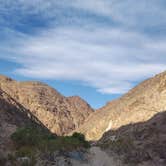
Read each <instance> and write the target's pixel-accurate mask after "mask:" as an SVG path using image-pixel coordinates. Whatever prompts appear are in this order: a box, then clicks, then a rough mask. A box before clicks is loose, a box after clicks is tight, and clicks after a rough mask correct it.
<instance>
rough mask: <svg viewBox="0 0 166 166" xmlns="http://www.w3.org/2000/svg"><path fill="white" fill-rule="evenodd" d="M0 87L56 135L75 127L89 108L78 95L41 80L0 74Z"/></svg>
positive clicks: (84, 117)
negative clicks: (72, 94)
mask: <svg viewBox="0 0 166 166" xmlns="http://www.w3.org/2000/svg"><path fill="white" fill-rule="evenodd" d="M0 88H1V89H2V90H3V91H4V92H6V93H7V94H8V95H9V96H11V97H12V98H13V99H14V100H15V101H17V102H18V103H20V104H21V105H22V106H23V107H25V109H27V110H29V111H30V112H31V113H32V114H33V115H34V116H35V117H36V118H37V119H39V120H40V121H41V122H42V123H43V124H44V125H45V126H46V127H47V128H48V129H49V130H50V131H51V132H53V133H56V134H57V135H65V134H68V133H69V132H71V131H72V130H74V129H76V128H78V127H79V126H80V125H81V124H83V123H84V121H85V120H86V119H87V117H88V116H89V115H90V114H91V113H92V112H93V109H92V108H91V107H90V106H89V105H88V104H87V103H86V102H85V101H84V100H82V99H81V98H79V97H64V96H63V95H61V94H60V93H59V92H57V91H56V90H55V89H53V88H51V87H49V86H48V85H46V84H43V83H41V82H33V81H28V82H17V81H15V80H12V79H11V78H8V77H5V76H2V75H1V76H0Z"/></svg>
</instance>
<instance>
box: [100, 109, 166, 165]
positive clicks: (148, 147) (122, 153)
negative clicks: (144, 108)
mask: <svg viewBox="0 0 166 166" xmlns="http://www.w3.org/2000/svg"><path fill="white" fill-rule="evenodd" d="M98 144H100V145H101V146H102V147H103V149H105V150H106V151H107V152H108V153H109V154H110V155H111V156H112V154H113V153H116V154H117V155H118V156H119V157H120V158H121V159H122V160H123V161H124V164H123V165H124V166H125V164H127V165H135V166H136V165H139V166H152V165H154V166H165V165H166V151H165V149H166V112H162V113H158V114H156V115H155V116H153V118H151V119H150V120H148V121H146V122H140V123H136V124H129V125H126V126H123V127H121V128H119V129H118V130H116V131H111V130H110V131H109V132H107V133H105V134H104V135H103V137H102V139H101V140H100V141H99V142H98Z"/></svg>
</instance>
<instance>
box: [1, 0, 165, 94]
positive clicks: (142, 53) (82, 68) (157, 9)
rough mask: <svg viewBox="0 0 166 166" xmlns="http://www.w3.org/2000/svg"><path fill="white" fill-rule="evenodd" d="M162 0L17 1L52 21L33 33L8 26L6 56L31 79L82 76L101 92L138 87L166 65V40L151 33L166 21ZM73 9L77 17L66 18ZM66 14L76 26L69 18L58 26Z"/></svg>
mask: <svg viewBox="0 0 166 166" xmlns="http://www.w3.org/2000/svg"><path fill="white" fill-rule="evenodd" d="M2 1H3V0H2ZM30 2H31V3H30ZM6 3H9V4H10V3H11V0H8V1H3V3H2V4H3V5H1V6H0V11H3V12H6V11H7V10H9V9H7V8H6V6H5V4H6ZM162 3H163V2H162V1H158V3H157V1H154V0H152V1H151V3H150V4H149V1H145V0H144V1H139V2H138V1H137V3H136V1H134V0H132V1H131V0H127V1H120V0H119V1H118V0H117V1H105V0H103V1H100V0H90V1H89V0H88V1H87V0H85V1H80V0H77V1H73V0H71V1H70V3H69V2H68V1H66V0H61V1H56V2H55V1H53V0H48V1H47V2H46V1H44V0H34V1H33V2H32V1H25V0H17V1H16V2H15V3H14V2H13V6H12V9H10V10H12V11H15V10H18V8H21V10H22V11H24V12H23V14H24V16H25V15H27V14H28V13H35V14H38V15H41V16H43V15H44V16H43V17H45V18H51V20H52V22H51V23H50V24H49V27H47V28H41V29H42V30H41V29H40V30H39V31H38V32H36V33H35V34H33V35H32V34H23V33H21V32H19V31H18V30H16V29H12V30H11V29H10V28H9V29H7V27H4V32H3V35H4V38H6V40H3V41H0V42H1V43H2V44H1V46H0V51H1V53H3V54H1V55H0V57H1V58H6V59H8V60H11V61H15V62H17V63H19V64H21V65H22V67H21V68H17V69H16V70H15V71H14V72H16V73H18V74H21V75H24V76H27V77H34V78H44V79H46V78H47V79H59V80H78V81H81V82H82V83H84V84H87V85H89V86H92V87H95V88H96V89H97V90H98V91H99V92H101V93H111V94H117V93H124V92H126V91H127V90H129V89H130V88H131V87H133V82H136V81H140V80H142V79H144V78H147V77H149V76H152V75H154V74H156V73H159V72H161V71H163V70H165V69H166V57H165V55H166V48H165V45H166V39H165V38H164V37H163V36H161V35H160V37H159V36H157V37H156V34H153V33H151V35H149V33H146V31H145V29H146V28H148V27H150V26H151V27H154V26H155V29H156V30H157V27H158V26H161V25H166V24H165V23H164V18H166V12H165V9H163V6H162ZM37 4H38V5H37ZM94 4H95V5H94ZM71 8H72V9H75V10H76V11H75V12H73V13H72V17H69V16H66V15H65V13H66V12H69V11H70V9H71ZM23 9H24V10H23ZM59 9H60V11H61V14H60V15H58V12H57V11H58V10H59ZM79 10H80V11H79ZM86 11H88V12H90V13H91V14H92V15H91V16H90V17H91V19H92V20H93V21H92V22H90V21H89V20H88V18H87V19H86V18H85V16H82V15H81V14H80V13H82V12H83V13H86ZM78 13H79V14H78ZM57 15H58V16H57ZM98 17H106V18H108V19H111V20H114V21H115V22H117V25H116V26H115V25H113V24H111V23H110V22H108V23H106V24H104V25H103V26H102V22H101V23H99V22H98V21H99V20H98ZM55 18H56V19H55ZM61 18H64V19H65V20H68V19H69V20H70V21H71V20H72V18H74V20H73V21H71V22H72V24H70V25H69V24H68V21H64V22H63V24H61V25H59V26H56V22H57V19H61ZM85 20H86V21H85ZM140 20H141V21H140ZM165 20H166V19H165ZM78 22H79V23H81V25H80V24H78ZM118 23H119V24H118ZM146 30H147V29H146ZM11 46H12V47H11Z"/></svg>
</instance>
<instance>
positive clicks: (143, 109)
mask: <svg viewBox="0 0 166 166" xmlns="http://www.w3.org/2000/svg"><path fill="white" fill-rule="evenodd" d="M164 110H166V72H163V73H161V74H158V75H156V76H155V77H153V78H150V79H148V80H145V81H144V82H142V83H141V84H139V85H138V86H136V87H135V88H133V89H132V90H130V91H129V92H128V93H127V94H125V95H124V96H122V97H121V98H119V99H117V100H114V101H112V102H109V103H107V105H106V106H104V107H103V108H101V109H99V110H97V111H96V112H95V113H94V114H92V115H91V116H90V117H88V119H87V121H86V123H84V124H83V125H82V126H81V127H80V128H79V130H78V131H79V132H82V133H84V134H85V135H86V138H87V139H88V140H98V139H100V138H101V137H102V135H103V134H104V132H105V131H108V129H112V130H114V129H118V128H119V127H121V126H123V125H127V124H132V123H137V122H144V121H147V120H148V119H150V118H151V117H153V116H154V115H155V114H156V113H159V112H162V111H164ZM110 122H112V123H111V125H110Z"/></svg>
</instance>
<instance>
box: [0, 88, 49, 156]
mask: <svg viewBox="0 0 166 166" xmlns="http://www.w3.org/2000/svg"><path fill="white" fill-rule="evenodd" d="M32 124H35V125H36V126H41V127H43V128H45V127H44V126H43V125H42V123H41V122H40V121H39V120H38V119H36V118H35V117H34V116H33V115H32V114H31V113H30V112H29V111H28V110H26V109H25V108H24V107H23V106H22V105H20V104H19V103H18V102H16V101H15V100H14V99H13V98H11V97H10V96H9V95H8V94H6V93H5V92H4V91H3V90H1V89H0V154H1V155H0V156H2V154H3V155H5V154H6V153H8V151H11V148H12V141H11V139H10V136H11V134H12V133H14V132H15V131H16V129H17V128H18V127H23V126H25V125H32ZM45 129H46V128H45Z"/></svg>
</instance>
